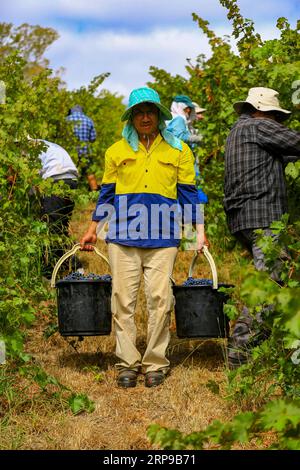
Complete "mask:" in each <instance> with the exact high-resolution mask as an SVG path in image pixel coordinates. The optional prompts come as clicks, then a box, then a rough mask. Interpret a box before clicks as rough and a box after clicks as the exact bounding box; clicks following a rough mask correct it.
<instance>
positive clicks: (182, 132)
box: [167, 116, 191, 142]
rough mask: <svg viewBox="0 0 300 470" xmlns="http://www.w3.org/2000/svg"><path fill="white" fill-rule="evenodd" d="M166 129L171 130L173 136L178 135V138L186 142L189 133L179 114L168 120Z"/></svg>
mask: <svg viewBox="0 0 300 470" xmlns="http://www.w3.org/2000/svg"><path fill="white" fill-rule="evenodd" d="M167 131H169V132H171V133H172V134H173V135H175V137H178V139H181V140H183V141H184V142H187V141H188V140H189V137H190V135H191V134H190V132H189V130H188V128H187V125H186V122H185V120H184V119H183V117H181V116H177V117H176V118H174V119H172V121H170V122H169V124H168V126H167Z"/></svg>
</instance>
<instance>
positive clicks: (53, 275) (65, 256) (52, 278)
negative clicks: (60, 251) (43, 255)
mask: <svg viewBox="0 0 300 470" xmlns="http://www.w3.org/2000/svg"><path fill="white" fill-rule="evenodd" d="M80 247H81V245H80V243H76V244H75V245H74V246H73V248H72V249H71V250H70V251H67V252H66V253H65V254H64V255H62V257H61V258H60V259H59V260H58V261H57V263H56V265H55V266H54V269H53V273H52V277H51V283H50V286H51V287H55V279H56V276H57V272H58V270H59V268H60V267H61V265H62V263H63V262H64V261H66V259H68V258H69V257H70V256H72V255H74V254H75V253H76V251H78V250H80ZM93 248H94V251H95V253H96V254H97V255H98V256H100V258H102V259H104V261H106V262H107V264H108V266H109V261H108V259H107V258H106V256H104V255H103V254H102V253H101V252H100V251H99V250H98V248H97V247H96V246H93Z"/></svg>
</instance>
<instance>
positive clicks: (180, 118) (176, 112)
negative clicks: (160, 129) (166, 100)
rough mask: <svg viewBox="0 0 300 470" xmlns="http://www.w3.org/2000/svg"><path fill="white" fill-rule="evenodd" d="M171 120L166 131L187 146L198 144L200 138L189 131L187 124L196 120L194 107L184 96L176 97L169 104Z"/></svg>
mask: <svg viewBox="0 0 300 470" xmlns="http://www.w3.org/2000/svg"><path fill="white" fill-rule="evenodd" d="M171 114H172V119H171V121H169V122H168V123H167V130H168V131H169V132H171V133H172V134H173V135H175V137H178V139H181V140H183V142H185V143H187V144H188V145H189V146H193V145H195V144H198V143H200V142H201V140H202V136H201V135H198V134H197V133H195V132H193V133H192V132H191V131H190V129H189V123H192V122H194V120H195V119H196V113H195V105H194V103H193V102H192V100H191V99H190V98H189V97H188V96H186V95H177V96H175V98H174V99H173V102H172V104H171Z"/></svg>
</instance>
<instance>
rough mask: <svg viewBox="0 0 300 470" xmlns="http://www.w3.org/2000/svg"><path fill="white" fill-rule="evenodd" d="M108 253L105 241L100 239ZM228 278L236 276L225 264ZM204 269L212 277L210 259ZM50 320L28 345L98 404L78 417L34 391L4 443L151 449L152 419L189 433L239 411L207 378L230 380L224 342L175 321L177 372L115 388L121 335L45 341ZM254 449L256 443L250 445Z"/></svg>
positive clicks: (182, 265) (80, 223)
mask: <svg viewBox="0 0 300 470" xmlns="http://www.w3.org/2000/svg"><path fill="white" fill-rule="evenodd" d="M89 215H90V210H83V211H81V212H80V214H78V213H77V218H76V221H74V222H73V224H72V230H73V234H74V235H75V237H76V238H77V239H79V236H80V235H81V234H82V233H83V231H84V230H85V228H86V225H87V224H88V220H89ZM99 247H100V249H102V250H103V252H105V251H106V246H105V243H103V242H99ZM81 256H82V257H83V258H84V259H85V260H86V262H87V263H89V267H88V271H89V272H95V273H101V274H103V273H104V272H107V268H106V267H105V263H103V264H102V261H101V260H99V259H98V258H97V257H96V255H95V254H86V253H84V254H82V255H81ZM191 257H192V253H190V252H188V253H179V256H178V259H177V262H176V269H175V272H174V278H175V279H176V281H177V282H181V281H183V280H184V279H185V278H186V275H187V269H188V266H189V262H190V260H191ZM223 268H224V269H222V270H221V271H222V277H221V280H222V281H224V282H229V278H228V274H229V271H228V270H227V268H226V266H223ZM198 269H199V275H200V274H201V275H202V276H203V277H208V276H209V268H208V266H206V264H205V263H203V266H202V265H201V267H200V266H199V268H198ZM137 324H138V335H139V338H140V339H139V343H138V346H139V348H140V349H141V351H142V350H143V348H145V325H146V306H145V299H144V295H143V292H141V293H140V297H139V302H138V307H137ZM46 326H47V318H46V317H45V316H44V315H41V316H40V317H39V318H38V321H37V323H36V326H35V328H34V329H32V330H31V333H30V338H29V342H28V345H27V349H28V351H29V352H30V353H32V354H33V355H34V356H35V358H36V360H37V362H38V363H39V364H40V365H41V366H42V367H43V368H44V369H45V370H46V371H47V372H48V373H49V374H51V375H53V376H55V377H56V378H57V379H58V380H59V381H60V382H62V383H63V384H64V385H66V386H67V387H70V389H72V390H74V391H75V392H77V393H86V394H87V395H88V396H89V397H90V398H91V399H92V400H93V401H94V402H95V405H96V409H95V411H94V412H93V413H91V414H87V413H85V414H80V415H78V416H73V415H72V413H71V411H66V410H65V408H63V407H60V406H58V405H55V406H53V404H52V405H51V403H48V404H47V399H42V398H41V396H40V395H39V394H36V396H37V397H39V398H37V400H36V402H35V398H34V397H35V394H34V393H33V395H32V397H33V398H32V400H31V405H30V406H26V407H25V408H24V410H22V413H19V414H15V415H13V416H11V419H10V425H9V426H7V427H6V438H5V439H4V441H3V440H2V445H1V447H2V448H21V449H111V450H116V449H151V448H153V447H152V446H151V444H150V442H149V440H148V439H147V436H146V430H147V427H148V426H149V425H150V424H152V423H158V424H160V425H163V426H166V427H169V428H177V429H179V430H180V431H182V432H184V433H189V432H192V431H195V430H200V429H201V428H203V427H205V426H207V425H208V424H209V423H211V422H212V421H213V420H214V419H220V420H228V419H229V418H230V416H232V414H233V413H234V411H235V410H234V407H233V405H229V403H228V402H227V401H225V400H224V399H223V398H222V396H221V395H222V393H221V395H215V394H213V393H212V392H211V391H210V390H209V389H208V388H207V385H206V384H207V382H208V381H209V380H214V381H216V382H218V383H219V384H220V385H221V391H222V390H223V389H224V383H225V381H226V374H225V363H224V346H225V344H224V341H223V340H203V341H199V340H197V341H196V340H179V339H178V338H177V337H176V332H175V322H174V318H173V319H172V326H171V333H172V340H171V343H170V348H169V357H170V360H171V367H172V369H171V374H170V375H169V376H168V378H167V380H166V381H165V383H164V385H163V386H160V387H158V388H154V389H147V388H145V387H144V383H143V376H140V378H139V383H138V386H137V387H136V388H134V389H127V390H123V389H119V388H117V387H116V384H115V379H116V372H115V370H114V364H115V356H114V338H113V335H111V336H109V337H86V338H85V339H84V341H82V342H78V343H77V351H76V350H75V349H74V347H73V346H72V345H71V344H70V339H68V340H66V339H64V338H62V337H61V336H60V335H59V333H55V334H54V335H53V336H51V337H50V338H49V339H45V337H44V335H43V332H44V330H45V328H46ZM250 448H255V446H251V447H250Z"/></svg>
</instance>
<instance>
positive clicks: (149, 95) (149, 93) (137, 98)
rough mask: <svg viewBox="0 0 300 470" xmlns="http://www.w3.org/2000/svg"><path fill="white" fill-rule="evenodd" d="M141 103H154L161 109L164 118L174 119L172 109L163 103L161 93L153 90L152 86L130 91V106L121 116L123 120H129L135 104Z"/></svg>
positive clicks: (167, 119)
mask: <svg viewBox="0 0 300 470" xmlns="http://www.w3.org/2000/svg"><path fill="white" fill-rule="evenodd" d="M141 103H153V104H155V106H156V107H157V108H158V109H159V110H160V112H161V116H162V118H163V119H164V120H166V121H169V120H170V119H172V114H171V113H170V111H169V110H168V109H167V108H166V107H165V106H163V105H162V104H161V102H160V97H159V94H158V93H157V92H156V91H155V90H152V88H147V87H144V88H136V89H135V90H133V91H132V92H131V93H130V96H129V103H128V108H127V109H126V111H125V113H124V114H123V115H122V117H121V121H127V120H128V119H129V118H130V116H131V111H132V108H133V107H134V106H136V105H137V104H141Z"/></svg>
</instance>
